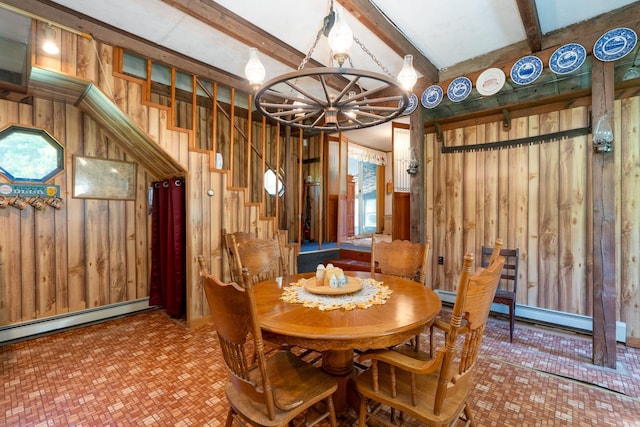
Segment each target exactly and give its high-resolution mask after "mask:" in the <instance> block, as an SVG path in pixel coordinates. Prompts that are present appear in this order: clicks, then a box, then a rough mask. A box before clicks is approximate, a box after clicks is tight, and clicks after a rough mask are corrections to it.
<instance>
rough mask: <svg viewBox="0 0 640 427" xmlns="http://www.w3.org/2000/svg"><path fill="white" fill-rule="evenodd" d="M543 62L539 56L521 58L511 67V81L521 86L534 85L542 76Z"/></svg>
mask: <svg viewBox="0 0 640 427" xmlns="http://www.w3.org/2000/svg"><path fill="white" fill-rule="evenodd" d="M542 68H543V65H542V60H541V59H540V58H538V57H537V56H533V55H529V56H525V57H523V58H520V59H518V60H517V61H516V63H515V64H513V67H511V80H513V82H514V83H516V84H519V85H528V84H529V83H533V82H534V81H535V80H536V79H537V78H538V77H540V74H542Z"/></svg>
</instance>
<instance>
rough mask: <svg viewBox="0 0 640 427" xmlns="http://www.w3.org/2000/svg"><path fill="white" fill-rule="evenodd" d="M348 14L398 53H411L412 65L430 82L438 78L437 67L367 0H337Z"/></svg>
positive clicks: (402, 54)
mask: <svg viewBox="0 0 640 427" xmlns="http://www.w3.org/2000/svg"><path fill="white" fill-rule="evenodd" d="M337 1H338V3H340V4H341V5H342V6H343V7H344V8H345V9H346V10H347V11H349V13H350V14H352V15H353V16H354V17H355V18H356V19H358V21H360V22H362V24H363V25H364V26H365V27H367V28H368V29H369V30H370V31H371V32H372V33H374V34H375V35H376V36H377V37H378V38H379V39H380V40H382V41H383V42H385V43H386V44H387V45H388V46H389V47H390V48H391V49H393V50H394V51H395V52H396V53H397V54H398V55H400V56H402V57H404V55H406V54H411V55H413V67H414V68H415V69H416V71H417V72H418V73H420V74H421V75H422V76H423V77H424V78H425V79H426V80H428V81H429V82H431V83H434V82H437V81H438V79H439V76H438V69H437V68H436V67H435V65H433V64H432V63H431V61H429V59H427V58H426V57H425V56H424V54H422V52H420V51H419V50H418V49H416V47H415V46H414V45H412V44H411V43H410V42H409V40H407V39H406V37H405V36H404V35H403V34H402V33H401V32H400V31H398V29H397V28H396V27H395V26H394V25H393V24H392V23H391V22H390V21H389V19H387V17H386V16H384V15H383V14H382V13H381V12H380V11H379V10H378V9H377V8H376V7H374V6H373V4H372V3H371V2H370V1H369V0H337Z"/></svg>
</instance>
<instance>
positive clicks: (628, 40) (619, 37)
mask: <svg viewBox="0 0 640 427" xmlns="http://www.w3.org/2000/svg"><path fill="white" fill-rule="evenodd" d="M637 42H638V36H637V34H636V32H635V31H633V30H632V29H631V28H624V27H623V28H614V29H613V30H610V31H607V32H606V33H604V34H603V35H601V36H600V38H599V39H598V40H596V43H595V44H594V45H593V56H595V57H596V58H598V59H599V60H600V61H615V60H616V59H620V58H622V57H623V56H625V55H626V54H628V53H629V52H631V51H632V50H633V48H634V47H635V46H636V43H637Z"/></svg>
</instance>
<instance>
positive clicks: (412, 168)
mask: <svg viewBox="0 0 640 427" xmlns="http://www.w3.org/2000/svg"><path fill="white" fill-rule="evenodd" d="M407 173H408V174H409V175H415V174H417V173H418V159H416V150H415V148H412V149H411V157H410V159H409V168H408V169H407Z"/></svg>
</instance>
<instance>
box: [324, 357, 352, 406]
mask: <svg viewBox="0 0 640 427" xmlns="http://www.w3.org/2000/svg"><path fill="white" fill-rule="evenodd" d="M353 356H354V352H353V350H327V351H323V352H322V370H323V371H325V372H326V373H327V374H329V375H331V376H332V377H334V378H335V379H336V381H337V382H338V390H336V392H335V393H334V395H333V402H334V405H335V408H336V413H338V414H342V413H345V412H347V411H348V410H349V408H350V406H351V405H350V401H351V400H353V397H354V394H355V391H354V390H350V387H352V386H353V381H352V380H353V378H354V371H353V369H354V367H353ZM354 409H355V410H356V411H357V410H358V407H357V406H356V407H354Z"/></svg>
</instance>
